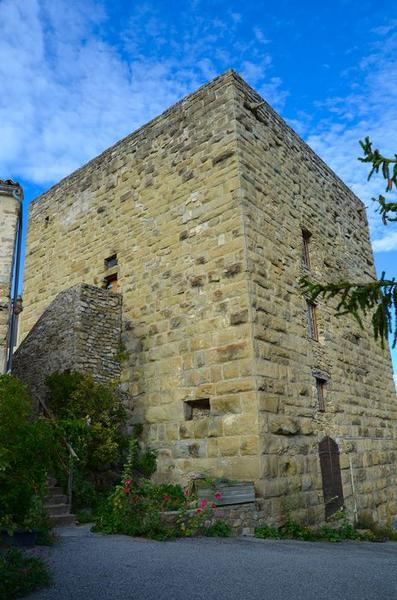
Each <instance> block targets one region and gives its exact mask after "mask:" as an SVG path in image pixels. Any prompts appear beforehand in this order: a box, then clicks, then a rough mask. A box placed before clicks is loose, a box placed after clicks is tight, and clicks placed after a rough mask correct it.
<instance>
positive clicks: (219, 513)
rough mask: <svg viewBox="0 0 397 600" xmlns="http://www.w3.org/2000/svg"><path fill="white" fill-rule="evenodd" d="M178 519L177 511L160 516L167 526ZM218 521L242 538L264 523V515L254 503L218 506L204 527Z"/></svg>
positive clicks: (251, 534) (192, 512) (193, 512)
mask: <svg viewBox="0 0 397 600" xmlns="http://www.w3.org/2000/svg"><path fill="white" fill-rule="evenodd" d="M195 513H196V510H192V511H191V514H192V515H194V514H195ZM178 517H179V512H178V511H169V512H164V513H163V514H162V518H163V520H164V521H165V522H166V523H169V524H173V523H176V520H177V518H178ZM219 520H222V521H226V522H227V523H229V525H231V527H232V529H233V533H234V534H235V535H244V536H253V535H254V533H255V528H256V527H259V526H260V525H263V524H264V523H265V522H266V518H265V513H264V512H263V511H262V510H261V509H260V507H259V505H258V504H256V503H255V502H250V503H247V504H234V505H232V506H219V507H217V508H215V509H214V510H213V511H212V514H211V516H210V517H209V518H208V519H207V520H206V521H205V522H204V526H205V527H209V526H210V525H213V524H214V523H216V521H219Z"/></svg>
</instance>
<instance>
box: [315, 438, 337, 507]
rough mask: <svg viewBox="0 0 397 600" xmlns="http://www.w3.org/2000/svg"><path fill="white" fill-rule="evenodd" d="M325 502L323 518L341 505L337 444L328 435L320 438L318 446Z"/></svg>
mask: <svg viewBox="0 0 397 600" xmlns="http://www.w3.org/2000/svg"><path fill="white" fill-rule="evenodd" d="M318 451H319V455H320V466H321V476H322V481H323V495H324V503H325V518H326V519H328V518H329V517H330V516H331V515H333V514H334V513H335V512H336V511H337V510H339V509H340V508H342V506H343V488H342V476H341V471H340V462H339V448H338V444H337V443H336V442H335V441H334V440H333V439H331V438H330V437H328V436H327V437H325V438H324V439H323V440H321V442H320V444H319V447H318Z"/></svg>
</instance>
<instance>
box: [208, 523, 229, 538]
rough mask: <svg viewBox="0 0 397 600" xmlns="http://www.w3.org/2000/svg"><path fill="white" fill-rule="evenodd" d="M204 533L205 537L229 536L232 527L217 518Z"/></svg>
mask: <svg viewBox="0 0 397 600" xmlns="http://www.w3.org/2000/svg"><path fill="white" fill-rule="evenodd" d="M204 535H206V536H207V537H231V536H232V535H233V529H232V526H231V525H230V524H229V523H227V522H226V521H222V520H221V519H219V521H215V523H213V524H212V525H210V526H209V527H207V528H206V530H205V532H204Z"/></svg>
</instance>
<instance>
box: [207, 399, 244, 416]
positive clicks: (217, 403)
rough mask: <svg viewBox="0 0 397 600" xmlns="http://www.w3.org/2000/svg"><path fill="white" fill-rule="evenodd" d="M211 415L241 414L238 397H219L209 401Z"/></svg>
mask: <svg viewBox="0 0 397 600" xmlns="http://www.w3.org/2000/svg"><path fill="white" fill-rule="evenodd" d="M211 413H212V414H213V415H214V416H217V415H225V414H230V413H232V414H239V413H241V401H240V398H239V396H238V395H237V394H236V395H235V396H220V397H216V398H213V399H212V401H211Z"/></svg>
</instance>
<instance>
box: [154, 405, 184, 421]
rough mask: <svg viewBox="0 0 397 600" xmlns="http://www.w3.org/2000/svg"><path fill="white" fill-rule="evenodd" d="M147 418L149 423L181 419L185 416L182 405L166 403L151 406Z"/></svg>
mask: <svg viewBox="0 0 397 600" xmlns="http://www.w3.org/2000/svg"><path fill="white" fill-rule="evenodd" d="M145 418H146V421H147V422H148V423H165V422H167V421H180V420H182V419H183V418H184V416H183V410H182V406H181V405H179V404H178V405H175V404H165V405H163V406H151V407H149V408H148V409H147V411H146V415H145Z"/></svg>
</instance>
